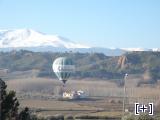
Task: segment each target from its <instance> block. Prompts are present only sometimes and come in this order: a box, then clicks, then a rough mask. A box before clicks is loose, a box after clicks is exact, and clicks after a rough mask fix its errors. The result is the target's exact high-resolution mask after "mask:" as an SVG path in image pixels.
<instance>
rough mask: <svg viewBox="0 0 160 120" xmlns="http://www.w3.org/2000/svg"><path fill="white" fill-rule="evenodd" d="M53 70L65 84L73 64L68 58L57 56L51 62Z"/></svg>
mask: <svg viewBox="0 0 160 120" xmlns="http://www.w3.org/2000/svg"><path fill="white" fill-rule="evenodd" d="M52 68H53V71H54V73H55V74H56V76H57V77H58V79H59V80H60V81H62V82H63V85H65V83H66V81H67V80H68V78H69V77H70V75H71V73H72V72H73V71H74V65H73V62H72V60H71V59H70V58H67V57H59V58H57V59H56V60H55V61H54V62H53V66H52Z"/></svg>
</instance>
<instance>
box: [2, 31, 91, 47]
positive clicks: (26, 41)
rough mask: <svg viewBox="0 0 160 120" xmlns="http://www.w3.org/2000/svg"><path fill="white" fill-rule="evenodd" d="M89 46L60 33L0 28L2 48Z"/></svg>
mask: <svg viewBox="0 0 160 120" xmlns="http://www.w3.org/2000/svg"><path fill="white" fill-rule="evenodd" d="M42 46H43V47H44V46H52V47H60V48H89V46H86V45H82V44H78V43H75V42H72V41H70V40H68V39H66V38H64V37H61V36H58V35H46V34H43V33H40V32H37V31H34V30H31V29H17V30H0V48H22V47H42Z"/></svg>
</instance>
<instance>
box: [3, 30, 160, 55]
mask: <svg viewBox="0 0 160 120" xmlns="http://www.w3.org/2000/svg"><path fill="white" fill-rule="evenodd" d="M20 49H24V50H31V51H39V52H44V51H54V52H65V51H73V52H83V53H84V52H98V53H104V54H106V55H111V56H114V55H121V54H123V53H125V52H126V51H150V50H151V51H152V49H144V48H120V49H119V48H115V49H110V48H99V47H90V46H87V45H83V44H79V43H76V42H73V41H71V40H69V39H67V38H65V37H62V36H59V35H47V34H44V33H41V32H37V31H35V30H32V29H15V30H0V50H1V51H10V50H20ZM153 50H154V51H159V49H158V48H154V49H153Z"/></svg>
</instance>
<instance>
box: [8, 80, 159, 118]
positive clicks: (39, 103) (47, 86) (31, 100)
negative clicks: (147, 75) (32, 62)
mask: <svg viewBox="0 0 160 120" xmlns="http://www.w3.org/2000/svg"><path fill="white" fill-rule="evenodd" d="M128 82H129V81H128ZM131 83H132V82H131ZM131 83H130V84H129V83H127V96H128V97H129V98H130V99H128V100H129V102H130V105H131V106H134V102H136V101H140V102H146V103H147V102H154V103H157V101H159V96H160V93H159V90H160V89H159V88H158V86H154V87H153V86H146V87H135V86H132V85H131ZM7 85H8V89H12V90H15V91H16V92H17V96H18V98H19V101H20V103H21V106H20V107H22V108H23V107H25V106H28V107H29V108H31V109H32V110H35V112H36V114H39V115H42V116H45V115H55V114H64V115H88V114H89V115H98V116H104V115H108V116H111V117H112V116H121V113H122V100H123V88H121V87H117V85H116V84H115V83H114V82H110V81H103V80H93V79H83V80H69V81H68V82H67V85H66V88H65V89H66V90H68V91H69V90H83V91H85V95H86V98H88V99H84V100H77V101H74V100H73V101H59V100H57V99H56V95H58V91H59V89H61V87H62V84H61V82H60V81H58V80H56V79H48V78H36V77H32V78H23V79H15V80H7Z"/></svg>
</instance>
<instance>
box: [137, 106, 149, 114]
mask: <svg viewBox="0 0 160 120" xmlns="http://www.w3.org/2000/svg"><path fill="white" fill-rule="evenodd" d="M139 110H141V111H142V113H145V112H146V110H148V108H147V106H145V105H142V106H141V107H139Z"/></svg>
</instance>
